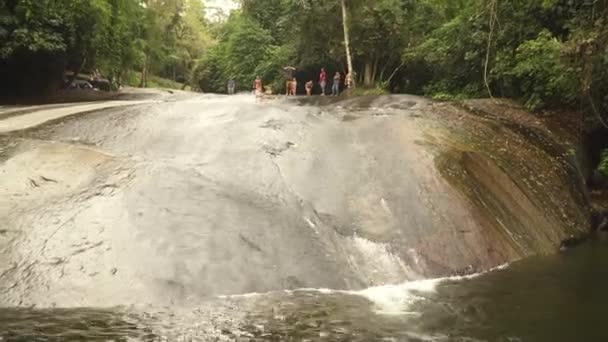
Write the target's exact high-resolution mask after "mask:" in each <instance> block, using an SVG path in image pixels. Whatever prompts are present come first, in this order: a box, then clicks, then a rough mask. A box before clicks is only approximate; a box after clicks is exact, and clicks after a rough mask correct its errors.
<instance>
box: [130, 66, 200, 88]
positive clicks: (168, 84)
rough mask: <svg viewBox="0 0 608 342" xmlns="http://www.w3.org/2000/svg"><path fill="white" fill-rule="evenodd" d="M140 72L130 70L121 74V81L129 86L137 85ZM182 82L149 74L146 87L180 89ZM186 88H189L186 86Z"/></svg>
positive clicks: (139, 79)
mask: <svg viewBox="0 0 608 342" xmlns="http://www.w3.org/2000/svg"><path fill="white" fill-rule="evenodd" d="M140 81H141V73H140V72H137V71H134V70H131V71H129V72H127V73H125V75H123V80H122V83H123V84H124V85H127V86H130V87H139V83H140ZM183 86H184V85H183V84H182V83H179V82H175V81H173V80H170V79H166V78H162V77H158V76H154V75H150V76H149V77H148V88H166V89H178V90H179V89H182V88H183ZM186 89H189V88H188V87H186Z"/></svg>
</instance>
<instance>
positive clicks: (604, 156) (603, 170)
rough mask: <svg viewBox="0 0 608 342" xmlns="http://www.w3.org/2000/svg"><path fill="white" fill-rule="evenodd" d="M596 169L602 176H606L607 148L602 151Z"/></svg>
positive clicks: (607, 167)
mask: <svg viewBox="0 0 608 342" xmlns="http://www.w3.org/2000/svg"><path fill="white" fill-rule="evenodd" d="M597 170H598V171H599V172H600V174H602V176H604V177H608V149H605V150H604V151H602V158H601V161H600V164H599V165H598V167H597Z"/></svg>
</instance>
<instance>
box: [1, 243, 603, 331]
mask: <svg viewBox="0 0 608 342" xmlns="http://www.w3.org/2000/svg"><path fill="white" fill-rule="evenodd" d="M607 289H608V245H607V244H606V243H605V242H601V241H592V242H590V243H588V244H586V245H584V246H581V247H578V248H576V249H572V250H568V251H565V252H563V253H561V254H559V255H554V256H545V257H536V258H531V259H527V260H524V261H520V262H516V263H513V264H512V265H509V266H508V267H501V268H499V269H496V270H493V271H490V272H487V273H484V274H480V275H476V276H469V277H457V278H446V279H441V280H423V281H417V282H409V283H405V284H401V285H395V286H380V287H375V288H369V289H366V290H362V291H335V290H327V289H302V290H295V291H282V292H270V293H264V294H246V295H238V296H226V297H222V296H220V297H216V298H214V299H210V300H208V301H207V302H205V304H204V305H201V306H198V307H196V308H184V307H180V308H170V307H168V308H152V307H128V308H125V307H120V308H113V309H94V308H82V309H44V310H37V309H1V310H0V327H2V329H3V331H2V333H0V336H2V339H0V340H3V341H30V340H37V341H54V340H69V339H72V340H103V341H108V340H111V341H112V340H113V341H119V340H151V341H256V340H259V341H262V340H263V341H267V340H268V341H306V340H307V341H552V342H554V341H605V340H606V339H607V338H608V330H606V328H605V327H604V326H603V325H602V322H605V321H606V318H605V316H604V314H605V303H608V292H607V291H606V290H607Z"/></svg>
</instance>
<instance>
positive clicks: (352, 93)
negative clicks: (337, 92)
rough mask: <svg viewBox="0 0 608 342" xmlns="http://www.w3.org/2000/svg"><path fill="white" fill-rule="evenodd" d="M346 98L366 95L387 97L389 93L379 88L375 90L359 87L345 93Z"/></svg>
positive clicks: (374, 88)
mask: <svg viewBox="0 0 608 342" xmlns="http://www.w3.org/2000/svg"><path fill="white" fill-rule="evenodd" d="M344 93H345V94H346V96H365V95H386V94H389V91H388V90H386V89H384V88H382V87H380V86H377V87H373V88H363V87H357V88H354V89H348V90H346V91H345V92H344Z"/></svg>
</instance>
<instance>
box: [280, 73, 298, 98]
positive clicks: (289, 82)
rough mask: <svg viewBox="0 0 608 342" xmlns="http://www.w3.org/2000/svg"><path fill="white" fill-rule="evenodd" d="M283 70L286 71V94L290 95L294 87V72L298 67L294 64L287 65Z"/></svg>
mask: <svg viewBox="0 0 608 342" xmlns="http://www.w3.org/2000/svg"><path fill="white" fill-rule="evenodd" d="M283 71H284V72H285V95H290V93H291V89H292V82H293V80H294V76H293V74H294V73H295V71H296V68H294V67H292V66H286V67H284V68H283ZM294 95H295V94H294Z"/></svg>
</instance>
